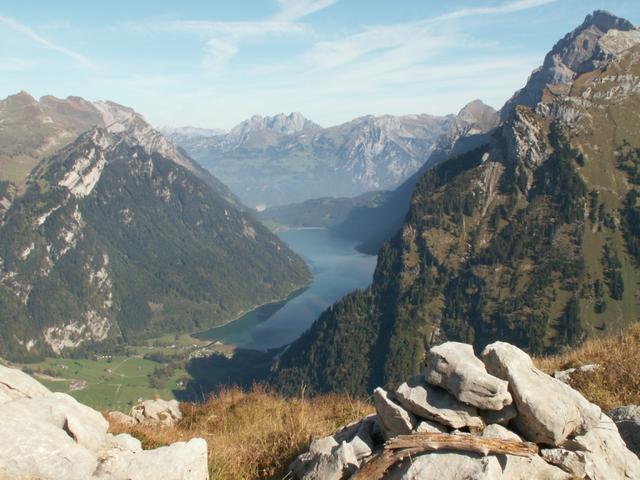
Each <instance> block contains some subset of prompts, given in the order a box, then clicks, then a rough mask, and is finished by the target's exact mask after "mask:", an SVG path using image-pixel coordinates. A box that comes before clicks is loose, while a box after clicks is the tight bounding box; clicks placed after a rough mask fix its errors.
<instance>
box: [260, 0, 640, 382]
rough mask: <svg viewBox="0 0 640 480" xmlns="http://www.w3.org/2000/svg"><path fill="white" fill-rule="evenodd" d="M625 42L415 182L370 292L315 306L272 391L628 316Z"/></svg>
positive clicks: (402, 368) (551, 337) (390, 373)
mask: <svg viewBox="0 0 640 480" xmlns="http://www.w3.org/2000/svg"><path fill="white" fill-rule="evenodd" d="M606 15H608V14H605V13H602V12H597V13H596V14H594V15H593V16H590V17H587V20H586V22H585V24H583V25H582V26H581V27H579V28H578V29H577V31H576V32H574V35H573V36H572V37H571V38H577V39H581V36H580V32H581V31H582V30H591V29H592V27H593V25H592V24H591V23H589V22H590V21H598V22H599V23H600V21H601V20H602V17H603V16H606ZM609 17H611V18H610V21H611V22H612V23H613V24H622V25H626V23H625V22H623V21H621V20H619V19H615V17H612V16H610V15H609ZM590 19H591V20H590ZM594 19H596V20H594ZM637 33H638V31H637V30H629V31H620V30H610V31H609V32H606V33H605V32H601V34H600V37H599V39H598V40H597V43H598V44H605V45H608V46H611V45H613V44H616V45H617V47H613V48H610V49H609V51H610V52H611V51H615V52H616V53H615V54H611V57H610V58H609V60H608V62H607V63H606V64H603V65H598V66H597V68H595V69H593V70H590V71H585V72H583V73H582V74H581V75H579V76H577V77H575V78H570V80H569V81H570V84H564V85H551V86H550V87H549V88H546V89H545V90H544V92H543V95H542V97H541V101H540V102H539V103H538V104H537V105H536V106H535V109H531V107H529V106H526V105H513V104H512V103H511V104H509V105H507V106H506V107H505V108H508V109H510V111H509V113H508V114H504V113H503V116H504V117H505V118H506V121H505V122H504V123H503V124H502V125H501V126H500V127H499V128H498V129H497V130H496V131H495V132H494V133H493V135H492V136H491V140H490V142H489V143H488V144H486V145H483V146H481V147H479V148H477V149H475V150H472V151H470V152H468V153H465V154H463V155H459V156H455V157H453V158H452V159H450V160H448V161H445V162H443V163H440V164H439V165H437V166H436V167H435V168H434V169H432V170H430V171H429V172H427V173H426V174H425V175H423V176H422V177H421V178H420V180H419V181H418V183H417V185H416V188H415V192H414V194H413V197H412V200H411V208H410V210H409V213H408V215H407V218H406V221H405V223H404V225H403V226H402V229H401V230H400V232H399V233H398V234H397V235H396V236H395V237H394V238H393V239H392V241H391V242H390V243H388V244H385V246H384V247H383V248H382V249H381V250H380V252H379V259H378V265H377V268H376V272H375V275H374V281H373V284H372V286H371V287H370V288H369V289H368V290H366V291H364V292H354V293H353V294H351V295H348V296H347V297H345V298H344V299H343V300H341V301H340V302H339V303H337V304H336V305H334V306H333V307H332V308H331V309H329V310H327V311H326V312H325V313H324V314H323V315H322V316H321V317H320V319H319V320H318V321H317V322H316V323H314V325H313V326H312V328H311V329H310V330H309V331H308V332H307V333H305V334H304V335H303V336H302V337H301V338H300V339H299V340H298V341H297V342H295V343H293V344H292V345H291V346H290V347H289V348H288V350H287V351H286V352H284V353H283V354H282V355H281V356H280V357H279V359H278V365H276V366H275V367H274V372H273V374H272V380H273V382H274V383H275V384H276V385H278V386H279V387H280V388H283V389H285V390H287V389H292V390H295V389H296V388H299V386H300V384H301V383H303V384H304V385H306V386H308V387H311V388H312V389H315V390H346V391H349V392H353V393H361V394H364V393H366V392H367V391H368V390H369V389H370V388H371V387H372V386H375V385H381V384H385V383H391V384H393V383H395V382H397V381H398V380H400V379H402V378H404V377H405V376H406V375H407V374H410V373H411V372H413V371H417V370H418V369H419V365H420V363H421V361H422V358H423V354H424V351H425V348H426V347H427V346H428V345H430V344H433V343H434V342H439V341H441V340H443V339H445V338H446V339H454V340H462V341H467V342H472V343H474V344H475V345H476V346H478V347H479V346H482V345H484V344H486V343H488V342H489V341H492V340H495V339H505V340H507V341H511V342H513V343H516V344H518V345H520V346H523V347H525V348H527V349H528V350H530V351H533V352H543V351H549V350H555V349H557V348H559V347H560V346H562V345H566V344H575V343H578V342H580V341H581V340H582V339H583V338H584V337H585V336H593V335H596V334H598V333H599V332H601V331H606V330H615V329H618V328H620V327H621V326H624V325H626V324H630V323H633V322H635V321H637V320H638V315H639V312H640V296H639V295H638V282H639V281H640V256H639V252H640V244H639V239H640V235H639V234H640V207H639V206H638V199H639V198H640V176H639V175H638V172H639V169H640V163H639V159H640V132H639V131H638V129H637V125H638V123H639V122H640V118H639V115H640V46H639V45H637V44H636V45H635V46H632V47H631V48H628V47H629V43H630V42H629V41H628V40H629V38H636V35H637ZM578 41H581V40H578ZM574 47H575V45H573V44H570V45H566V46H565V49H567V50H570V49H572V48H574ZM599 51H600V48H599V47H595V48H594V49H593V52H594V55H598V52H599ZM586 61H588V60H586Z"/></svg>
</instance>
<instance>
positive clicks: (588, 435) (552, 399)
mask: <svg viewBox="0 0 640 480" xmlns="http://www.w3.org/2000/svg"><path fill="white" fill-rule="evenodd" d="M373 400H374V404H375V408H376V412H377V413H376V414H374V415H371V416H369V417H366V418H364V419H363V420H361V421H360V422H357V423H354V424H352V425H349V426H347V427H345V428H343V429H342V430H340V431H338V432H337V433H335V434H334V435H333V436H330V437H325V438H321V439H317V440H314V441H313V442H312V443H311V446H310V448H309V451H308V452H306V453H303V454H302V455H300V456H299V457H298V458H297V459H296V460H295V461H294V462H293V463H292V464H291V466H290V470H291V473H292V475H293V477H294V478H298V479H304V480H316V479H317V480H340V479H347V478H352V479H367V480H375V479H394V480H397V479H405V480H409V479H411V480H414V479H415V480H417V479H421V480H430V479H434V480H449V479H460V480H462V479H465V480H471V479H487V480H499V479H505V480H515V479H518V480H561V479H562V480H571V479H589V480H617V479H620V480H632V479H640V460H639V459H638V457H636V455H635V454H634V453H632V452H631V451H630V450H629V449H628V448H627V446H626V445H625V442H624V441H623V439H622V438H621V436H620V434H619V432H618V429H617V427H616V424H615V423H614V422H613V421H612V420H611V419H610V418H609V417H608V416H606V415H605V414H603V413H602V412H601V411H600V408H599V407H598V406H596V405H594V404H592V403H590V402H589V401H587V400H586V399H585V398H584V397H583V396H582V395H581V394H580V393H578V392H577V391H576V390H574V389H572V388H571V387H570V386H568V385H567V384H565V383H563V382H562V381H560V380H557V379H555V378H552V377H550V376H549V375H547V374H545V373H544V372H542V371H540V370H538V369H537V368H536V367H535V366H534V365H533V362H532V360H531V358H530V357H529V356H528V355H527V354H526V353H525V352H523V351H522V350H520V349H518V348H517V347H514V346H513V345H510V344H508V343H504V342H496V343H493V344H491V345H489V346H487V347H486V348H485V350H484V351H483V352H482V355H481V359H478V358H477V357H476V356H475V355H474V352H473V348H472V347H471V345H467V344H463V343H456V342H448V343H444V344H442V345H439V346H437V347H434V348H432V349H431V350H430V351H429V352H428V354H427V364H426V369H425V371H424V374H423V375H417V376H415V377H413V378H411V379H410V380H409V381H407V382H406V383H403V384H402V385H400V387H398V389H397V390H396V391H395V392H388V391H385V390H384V389H382V388H376V390H375V391H374V393H373ZM628 416H629V414H628V413H627V414H626V417H625V418H627V417H628Z"/></svg>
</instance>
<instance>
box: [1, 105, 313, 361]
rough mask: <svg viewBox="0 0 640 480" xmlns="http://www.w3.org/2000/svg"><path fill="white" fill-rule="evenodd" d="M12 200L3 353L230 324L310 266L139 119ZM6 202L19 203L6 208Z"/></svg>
mask: <svg viewBox="0 0 640 480" xmlns="http://www.w3.org/2000/svg"><path fill="white" fill-rule="evenodd" d="M97 108H100V109H101V115H102V117H103V118H106V119H109V122H108V123H109V128H108V129H105V128H102V127H94V128H93V129H91V130H89V131H87V132H85V133H84V134H82V135H81V136H80V137H78V138H77V140H76V141H75V142H73V143H72V144H70V145H68V146H66V147H64V148H63V149H62V150H60V151H58V152H57V153H55V154H54V155H52V156H50V157H48V158H46V159H45V160H43V161H41V162H40V163H39V164H38V167H37V168H36V169H35V170H34V172H33V173H32V174H31V176H30V177H29V180H28V182H27V184H26V186H25V191H24V194H22V195H20V196H17V197H15V196H14V197H12V194H11V191H8V190H7V189H5V191H4V192H3V193H2V197H3V200H2V202H3V205H8V204H9V201H12V203H11V204H10V205H8V207H5V209H6V212H5V213H4V215H3V218H2V224H1V225H0V326H1V327H0V328H1V329H2V332H3V335H2V336H0V356H2V357H8V358H20V357H26V356H37V355H42V354H51V353H55V354H57V353H61V352H62V351H64V350H67V349H73V348H76V347H78V346H80V345H82V344H85V343H89V344H90V343H93V342H100V341H128V340H131V339H132V338H135V337H143V336H150V335H158V334H161V333H162V332H170V331H193V330H197V329H204V328H206V327H208V326H212V325H216V324H220V323H222V322H224V321H228V320H230V319H232V318H233V317H235V316H237V315H238V314H239V313H240V312H241V311H243V310H246V309H247V308H250V307H252V306H253V305H255V304H258V303H262V302H267V301H272V300H275V299H278V298H282V297H284V296H286V295H287V294H288V293H290V292H291V291H293V290H294V289H297V288H299V287H301V286H303V285H305V284H306V283H307V282H308V281H309V279H310V273H309V271H308V270H307V268H306V265H305V264H304V262H303V261H302V260H301V259H300V258H299V257H297V256H296V255H295V254H294V253H293V252H292V251H290V250H289V249H288V247H287V246H286V245H285V244H284V243H282V242H280V241H279V240H278V238H277V237H275V236H274V235H272V234H271V233H270V232H269V231H268V230H267V229H265V228H264V227H263V226H262V225H261V224H260V223H258V222H257V221H255V220H254V219H253V218H252V217H251V216H249V215H247V214H245V213H243V212H242V211H240V210H239V209H238V208H236V206H235V205H234V204H233V203H232V202H231V201H229V200H228V199H225V198H224V197H223V196H222V195H220V194H219V192H218V191H217V190H216V188H215V187H214V186H212V185H214V184H216V182H217V180H216V179H215V178H213V177H212V176H211V175H210V174H208V173H206V172H204V171H203V170H202V169H201V167H199V166H198V165H197V164H196V163H194V162H193V161H192V160H191V159H190V158H189V157H187V156H186V155H184V154H183V153H181V152H180V151H178V150H176V149H175V147H174V146H173V145H172V144H171V143H169V142H168V141H167V140H166V139H164V137H162V135H160V134H159V133H158V132H157V131H155V130H153V129H152V128H151V127H150V126H149V125H148V124H147V123H146V122H144V120H143V119H142V118H141V117H140V116H138V115H136V114H135V112H133V111H127V110H126V109H123V108H121V107H119V106H116V105H115V104H108V103H103V104H98V106H97ZM7 199H10V200H7Z"/></svg>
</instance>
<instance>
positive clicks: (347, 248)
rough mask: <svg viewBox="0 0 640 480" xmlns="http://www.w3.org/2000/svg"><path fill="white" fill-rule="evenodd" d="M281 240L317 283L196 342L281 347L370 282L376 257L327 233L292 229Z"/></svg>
mask: <svg viewBox="0 0 640 480" xmlns="http://www.w3.org/2000/svg"><path fill="white" fill-rule="evenodd" d="M278 235H279V237H280V238H281V239H282V240H284V241H285V242H287V244H288V245H289V246H290V247H291V249H292V250H293V251H295V252H296V253H297V254H298V255H300V256H301V257H302V258H304V260H305V261H306V262H307V264H308V265H309V267H310V268H311V271H312V272H313V275H314V279H313V282H311V284H310V285H309V287H307V288H306V289H304V290H301V291H299V292H296V293H294V294H292V295H291V296H290V297H289V298H288V299H287V300H285V301H281V302H277V303H271V304H268V305H264V306H262V307H258V308H256V309H255V310H252V311H251V312H249V313H247V314H245V315H243V316H242V317H240V318H239V319H237V320H235V321H233V322H231V323H228V324H227V325H224V326H222V327H216V328H212V329H210V330H207V331H206V332H200V333H197V334H195V335H194V337H197V338H200V339H203V340H219V341H221V342H223V343H225V344H228V345H236V346H238V347H244V348H252V349H256V350H267V349H269V348H274V347H280V346H282V345H286V344H288V343H291V342H292V341H294V340H295V339H296V338H298V337H299V336H300V335H301V334H302V333H303V332H304V331H305V330H307V329H308V328H309V327H310V326H311V324H312V323H313V322H314V320H316V319H317V318H318V316H319V315H320V314H321V313H322V312H323V311H324V310H326V309H327V307H329V306H330V305H331V304H333V303H335V302H336V300H338V299H340V298H342V297H343V296H344V295H345V294H347V293H349V292H351V291H353V290H355V289H357V288H365V287H367V286H368V285H369V284H370V283H371V279H372V276H373V271H374V269H375V266H376V257H375V256H374V255H364V254H362V253H359V252H357V251H356V250H355V248H354V247H355V243H354V242H352V241H349V240H345V239H343V238H340V237H338V236H336V235H334V234H333V233H331V232H330V231H329V230H326V229H315V228H314V229H294V230H286V231H284V232H281V233H279V234H278Z"/></svg>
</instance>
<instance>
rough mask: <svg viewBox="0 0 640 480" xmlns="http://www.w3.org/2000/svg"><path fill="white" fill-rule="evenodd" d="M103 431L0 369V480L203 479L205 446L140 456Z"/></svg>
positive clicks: (75, 407) (129, 441) (123, 439)
mask: <svg viewBox="0 0 640 480" xmlns="http://www.w3.org/2000/svg"><path fill="white" fill-rule="evenodd" d="M108 426H109V425H108V423H107V421H106V420H105V419H104V417H103V416H102V415H101V414H100V413H98V412H96V411H95V410H93V409H91V408H89V407H87V406H85V405H82V404H81V403H79V402H77V401H76V400H75V399H74V398H73V397H71V396H69V395H66V394H64V393H52V392H50V391H49V390H48V389H46V388H45V387H44V386H42V385H41V384H39V383H38V382H37V381H35V380H34V379H33V378H31V377H29V376H28V375H26V374H25V373H23V372H21V371H19V370H15V369H10V368H7V367H4V366H0V479H2V480H5V479H7V480H8V479H11V480H26V479H39V480H76V479H77V480H89V479H104V480H106V479H109V480H147V479H149V480H150V479H157V478H162V479H163V480H203V479H207V478H208V471H207V445H206V442H205V441H204V440H201V439H194V440H191V441H190V442H188V443H177V444H174V445H170V446H168V447H163V448H160V449H156V450H147V451H143V450H142V447H141V445H140V442H139V441H138V440H136V439H135V438H133V437H131V436H130V435H125V434H123V435H112V434H110V433H107V429H108Z"/></svg>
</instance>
